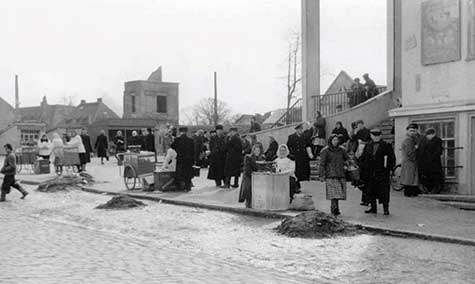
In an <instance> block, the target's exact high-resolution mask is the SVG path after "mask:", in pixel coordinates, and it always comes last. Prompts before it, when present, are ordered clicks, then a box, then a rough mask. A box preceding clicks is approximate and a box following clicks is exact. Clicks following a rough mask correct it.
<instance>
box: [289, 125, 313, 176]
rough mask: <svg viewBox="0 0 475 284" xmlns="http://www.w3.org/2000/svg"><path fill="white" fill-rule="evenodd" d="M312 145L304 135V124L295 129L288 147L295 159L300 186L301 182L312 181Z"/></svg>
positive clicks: (290, 136)
mask: <svg viewBox="0 0 475 284" xmlns="http://www.w3.org/2000/svg"><path fill="white" fill-rule="evenodd" d="M310 144H311V143H310V141H309V139H307V137H306V136H305V135H304V133H303V125H302V124H299V125H297V126H296V127H295V133H294V134H291V135H289V138H288V140H287V147H288V148H289V151H290V154H291V155H292V157H293V158H294V159H295V175H296V176H297V182H298V183H299V185H300V182H301V181H307V180H310V159H311V158H313V156H311V155H312V153H311V147H310Z"/></svg>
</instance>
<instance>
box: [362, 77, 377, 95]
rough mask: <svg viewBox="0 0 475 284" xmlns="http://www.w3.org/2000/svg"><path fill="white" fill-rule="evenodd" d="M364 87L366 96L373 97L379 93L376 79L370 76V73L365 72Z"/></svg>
mask: <svg viewBox="0 0 475 284" xmlns="http://www.w3.org/2000/svg"><path fill="white" fill-rule="evenodd" d="M363 79H364V81H365V82H364V87H365V89H366V97H367V98H368V100H369V99H371V98H372V97H374V96H376V95H378V88H377V87H376V84H375V83H374V81H373V80H372V79H371V78H370V77H369V75H368V73H365V74H363Z"/></svg>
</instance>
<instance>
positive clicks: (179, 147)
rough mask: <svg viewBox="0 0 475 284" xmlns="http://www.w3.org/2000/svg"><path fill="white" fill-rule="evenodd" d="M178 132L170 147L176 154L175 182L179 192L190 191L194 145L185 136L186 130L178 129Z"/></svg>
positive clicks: (183, 128) (184, 128)
mask: <svg viewBox="0 0 475 284" xmlns="http://www.w3.org/2000/svg"><path fill="white" fill-rule="evenodd" d="M178 132H179V135H178V137H177V138H176V139H175V141H173V143H172V145H171V148H172V149H173V150H175V151H176V153H177V157H176V172H175V181H176V183H177V184H178V187H179V188H180V189H181V190H184V191H190V190H191V179H192V178H193V163H194V157H195V151H194V150H195V149H194V143H193V139H191V138H190V137H188V135H187V132H188V128H186V127H180V128H179V130H178Z"/></svg>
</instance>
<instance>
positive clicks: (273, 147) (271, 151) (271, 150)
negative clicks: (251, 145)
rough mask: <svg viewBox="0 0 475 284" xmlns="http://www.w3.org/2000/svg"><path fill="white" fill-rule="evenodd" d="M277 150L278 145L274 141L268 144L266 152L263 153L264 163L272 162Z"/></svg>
mask: <svg viewBox="0 0 475 284" xmlns="http://www.w3.org/2000/svg"><path fill="white" fill-rule="evenodd" d="M278 148H279V145H278V144H277V142H276V141H275V140H273V141H272V142H270V144H269V148H267V151H266V152H265V154H264V155H265V157H266V161H273V160H274V159H275V158H276V157H277V149H278Z"/></svg>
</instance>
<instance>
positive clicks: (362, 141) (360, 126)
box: [352, 120, 371, 206]
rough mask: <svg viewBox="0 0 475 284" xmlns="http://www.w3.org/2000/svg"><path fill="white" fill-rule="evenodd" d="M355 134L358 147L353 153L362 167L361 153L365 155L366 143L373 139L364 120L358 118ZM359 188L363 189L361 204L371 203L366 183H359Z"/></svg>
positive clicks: (354, 139) (354, 138)
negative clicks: (365, 186)
mask: <svg viewBox="0 0 475 284" xmlns="http://www.w3.org/2000/svg"><path fill="white" fill-rule="evenodd" d="M354 132H355V135H354V137H353V138H352V140H353V141H356V148H355V149H354V150H355V151H354V152H353V153H354V155H352V156H353V157H354V159H355V161H356V163H357V165H358V166H359V167H360V166H361V165H360V158H361V155H363V151H364V148H365V147H366V144H368V142H369V141H370V140H371V134H370V131H369V129H368V128H366V127H365V124H364V121H363V120H358V121H357V122H356V129H355V131H354ZM357 186H358V188H360V189H361V203H360V205H361V206H368V205H369V197H368V196H367V192H368V191H367V190H366V189H365V188H364V185H362V184H358V185H357Z"/></svg>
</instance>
